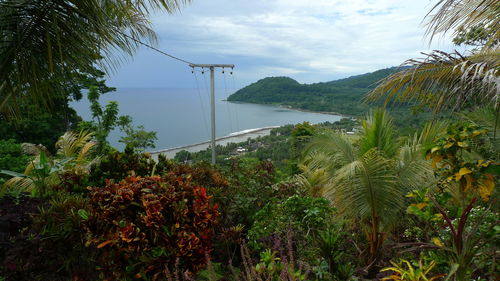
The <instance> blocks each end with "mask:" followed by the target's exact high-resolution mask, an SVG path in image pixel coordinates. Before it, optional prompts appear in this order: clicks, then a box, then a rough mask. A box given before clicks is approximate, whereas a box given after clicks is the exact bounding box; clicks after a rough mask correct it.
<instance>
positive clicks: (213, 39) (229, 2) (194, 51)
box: [109, 0, 455, 88]
mask: <svg viewBox="0 0 500 281" xmlns="http://www.w3.org/2000/svg"><path fill="white" fill-rule="evenodd" d="M435 2H436V1H435V0H432V1H431V0H272V1H270V0H252V1H248V0H245V1H242V0H192V3H191V4H189V5H188V6H186V7H184V8H182V10H181V11H180V12H178V13H176V14H173V15H168V14H156V15H154V16H153V17H152V21H153V27H154V29H155V31H156V32H157V33H158V37H159V43H158V47H159V48H160V49H162V50H164V51H166V52H168V53H171V54H173V55H176V56H178V57H181V58H183V59H185V60H188V61H191V62H194V63H228V64H235V65H236V68H235V70H234V86H235V87H236V88H240V87H243V86H245V85H247V84H249V83H252V82H255V81H256V80H258V79H261V78H264V77H267V76H289V77H292V78H294V79H296V80H297V81H299V82H301V83H314V82H321V81H331V80H335V79H339V78H344V77H348V76H351V75H356V74H362V73H366V72H372V71H375V70H377V69H380V68H386V67H390V66H397V65H399V64H400V63H401V62H403V61H404V60H406V59H408V58H412V57H420V56H421V55H420V52H422V51H428V50H432V49H442V50H447V51H451V50H453V49H454V48H455V47H454V46H452V45H451V44H450V43H449V42H450V39H449V38H446V37H444V38H440V39H437V40H435V41H433V43H432V44H431V45H430V46H429V44H428V41H426V40H425V39H424V37H423V35H424V31H425V28H424V27H423V25H422V20H423V18H424V16H425V15H426V13H427V12H428V10H429V9H430V8H431V7H432V5H433V4H434V3H435ZM200 75H201V74H200V73H199V74H198V79H199V81H200V79H202V78H201V76H200ZM223 77H224V76H223V75H222V74H221V73H218V76H217V78H218V81H217V83H219V84H218V85H219V87H220V83H223V82H221V81H223ZM226 79H229V80H226V81H230V82H227V83H231V84H232V83H233V82H232V81H233V80H232V78H230V76H226ZM109 84H110V85H113V86H116V87H139V88H144V87H151V88H153V87H154V88H160V87H161V88H195V87H196V80H195V78H194V75H193V74H192V73H191V70H190V68H189V67H187V66H186V65H185V64H182V63H180V62H178V61H175V60H172V59H170V58H168V57H165V56H162V55H160V54H158V53H155V52H153V51H151V50H148V49H146V48H141V49H140V50H139V51H138V53H137V54H136V55H135V56H134V57H133V58H130V59H129V60H128V61H127V62H125V63H123V64H122V65H121V66H120V68H119V69H118V70H117V71H115V73H113V74H111V77H110V80H109Z"/></svg>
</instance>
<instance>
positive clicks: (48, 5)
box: [0, 0, 188, 116]
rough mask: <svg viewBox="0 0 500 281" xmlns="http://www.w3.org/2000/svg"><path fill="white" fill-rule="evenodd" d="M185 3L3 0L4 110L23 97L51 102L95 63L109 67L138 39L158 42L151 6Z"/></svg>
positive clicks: (0, 61) (0, 85)
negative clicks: (152, 21) (150, 15)
mask: <svg viewBox="0 0 500 281" xmlns="http://www.w3.org/2000/svg"><path fill="white" fill-rule="evenodd" d="M187 1H188V0H137V1H121V0H106V1H100V0H46V1H39V0H2V1H0V113H2V114H3V115H5V116H12V115H13V114H15V113H16V112H17V111H18V108H17V106H16V105H17V104H19V102H18V101H19V100H23V101H25V102H26V101H28V102H31V103H33V104H37V105H43V106H50V103H51V99H52V98H53V97H54V95H61V93H65V91H67V89H66V88H67V85H66V83H68V81H71V80H72V79H74V77H75V76H78V74H80V73H86V72H91V71H93V67H94V66H95V64H96V63H100V64H101V66H103V67H105V68H107V69H110V68H112V67H113V66H116V63H117V62H119V60H117V57H116V56H115V55H116V54H117V53H125V54H129V55H130V54H133V52H134V51H135V50H136V49H137V47H138V46H139V43H138V40H139V39H143V40H147V41H148V42H152V43H154V42H155V39H156V37H155V33H154V32H153V30H152V29H151V26H150V22H149V20H148V13H149V12H150V11H151V10H152V9H163V10H166V11H167V12H173V11H175V10H177V9H178V8H179V6H180V4H181V3H184V2H187ZM118 59H119V57H118ZM65 87H66V88H65Z"/></svg>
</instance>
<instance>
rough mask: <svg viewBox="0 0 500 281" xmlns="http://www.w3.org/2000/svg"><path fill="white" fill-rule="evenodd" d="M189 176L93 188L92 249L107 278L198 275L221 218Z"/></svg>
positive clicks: (88, 226) (130, 179)
mask: <svg viewBox="0 0 500 281" xmlns="http://www.w3.org/2000/svg"><path fill="white" fill-rule="evenodd" d="M209 199H210V196H207V194H206V190H205V188H203V187H200V186H198V185H194V184H193V181H192V175H191V174H178V173H168V174H166V175H165V177H147V178H142V177H128V178H126V179H125V180H123V181H121V182H119V183H116V184H115V183H112V182H111V181H107V184H106V186H104V187H102V188H101V187H94V188H91V189H90V202H91V203H90V214H89V219H88V220H87V222H86V229H87V232H88V241H87V244H88V245H94V246H96V247H97V248H98V249H100V251H101V255H100V259H99V262H100V265H101V270H102V272H103V273H104V275H105V276H106V277H107V278H110V279H113V280H129V279H130V278H132V277H135V278H144V279H146V280H163V279H165V278H166V277H168V275H169V270H168V269H169V268H170V269H172V268H174V267H179V268H180V269H182V270H184V271H190V272H196V271H197V270H199V269H201V268H202V267H203V266H204V265H205V264H206V263H207V258H208V257H209V255H210V252H211V251H212V234H213V226H214V225H215V224H216V223H217V217H218V215H219V213H218V211H217V206H216V205H215V206H211V205H210V204H209Z"/></svg>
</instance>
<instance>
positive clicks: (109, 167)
mask: <svg viewBox="0 0 500 281" xmlns="http://www.w3.org/2000/svg"><path fill="white" fill-rule="evenodd" d="M172 165H173V163H172V162H171V161H169V160H167V159H166V158H165V157H163V156H162V155H160V156H159V157H158V162H155V161H154V160H153V159H152V158H151V156H150V155H149V154H148V153H136V152H134V150H133V149H132V148H131V147H127V148H125V151H124V152H119V151H111V152H108V153H107V154H105V155H104V156H102V157H101V161H100V162H99V164H98V165H97V166H96V167H95V169H94V171H93V172H92V173H91V174H90V176H89V182H90V185H93V186H100V185H104V184H105V180H114V181H120V180H122V179H124V178H126V177H128V176H141V177H147V176H152V175H154V174H156V175H160V174H162V173H163V172H165V171H166V169H168V168H170V167H172Z"/></svg>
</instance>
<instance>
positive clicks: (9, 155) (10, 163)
mask: <svg viewBox="0 0 500 281" xmlns="http://www.w3.org/2000/svg"><path fill="white" fill-rule="evenodd" d="M30 158H31V157H30V156H28V155H25V154H23V150H22V148H21V144H19V143H16V142H15V141H14V140H12V139H11V140H0V170H10V171H14V172H18V173H22V172H23V171H24V168H25V167H26V164H27V163H28V162H29V160H30ZM9 178H10V177H9V176H5V175H2V174H0V186H1V185H2V184H3V182H4V181H5V180H7V179H9Z"/></svg>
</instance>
